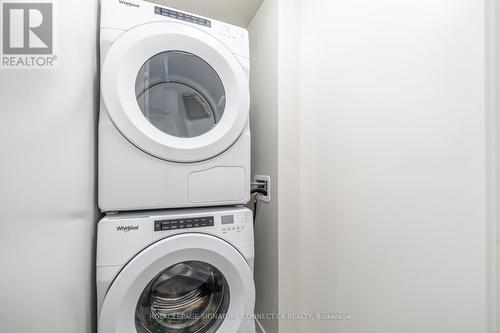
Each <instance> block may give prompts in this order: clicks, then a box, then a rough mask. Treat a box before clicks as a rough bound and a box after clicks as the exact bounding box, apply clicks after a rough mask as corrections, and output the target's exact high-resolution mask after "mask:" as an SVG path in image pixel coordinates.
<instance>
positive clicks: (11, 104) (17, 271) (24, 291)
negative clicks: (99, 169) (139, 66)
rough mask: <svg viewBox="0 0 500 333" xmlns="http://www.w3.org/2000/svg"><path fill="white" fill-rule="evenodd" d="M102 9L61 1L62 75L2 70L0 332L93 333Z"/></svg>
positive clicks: (58, 5) (58, 16)
mask: <svg viewBox="0 0 500 333" xmlns="http://www.w3.org/2000/svg"><path fill="white" fill-rule="evenodd" d="M97 6H98V4H97V1H76V0H64V1H57V3H56V10H57V11H56V20H57V24H58V27H57V30H56V35H55V40H56V42H57V44H58V46H59V49H58V51H57V55H58V59H59V67H58V69H55V70H37V71H34V70H0V110H1V113H0V155H1V156H2V159H1V165H0V170H1V172H0V184H1V185H0V265H1V272H2V273H1V275H2V276H1V278H0V300H1V304H0V323H1V324H0V331H2V332H8V333H24V332H51V333H68V332H71V333H88V332H93V325H94V324H93V321H94V318H95V314H94V311H95V303H94V296H93V295H94V287H93V286H94V281H95V277H94V273H93V271H94V270H93V265H94V263H93V252H94V241H93V240H94V223H95V218H94V214H95V210H94V189H95V186H94V183H95V177H94V169H95V167H94V145H95V140H94V134H95V131H94V128H95V126H94V121H95V110H96V109H95V101H96V87H97V84H96V82H97V81H96V80H97V76H96V61H97V59H96V46H97V44H96V36H97V30H96V24H97V10H98V8H97Z"/></svg>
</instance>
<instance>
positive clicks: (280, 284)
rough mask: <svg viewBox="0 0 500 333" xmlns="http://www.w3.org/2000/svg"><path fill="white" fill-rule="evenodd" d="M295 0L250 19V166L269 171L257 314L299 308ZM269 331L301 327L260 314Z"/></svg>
mask: <svg viewBox="0 0 500 333" xmlns="http://www.w3.org/2000/svg"><path fill="white" fill-rule="evenodd" d="M298 9H299V1H298V0H265V1H264V3H263V5H262V6H261V7H260V9H259V11H258V12H257V15H256V16H255V17H254V19H253V20H252V23H251V24H250V26H249V28H248V29H249V31H250V37H251V52H252V59H251V62H252V71H251V93H252V106H251V125H252V138H253V139H252V140H253V142H252V147H253V151H252V166H253V171H252V172H253V173H254V174H265V175H270V176H271V178H272V189H273V190H272V202H271V203H270V204H264V203H260V204H259V213H258V215H257V225H256V263H257V264H256V275H255V281H256V288H257V306H256V312H257V313H258V314H263V313H264V314H271V315H272V314H278V313H280V314H287V313H297V312H298V311H299V308H300V292H299V287H300V283H299V280H300V265H299V262H298V258H299V255H300V247H299V206H300V205H299V196H298V193H299V181H298V177H299V165H300V155H299V154H298V152H299V150H298V148H299V135H298V132H299V85H298V82H299V70H298V66H299V57H298V52H297V51H298V47H299V44H298V38H297V37H298V33H299V24H298V22H297V20H296V19H297V15H298ZM261 324H262V326H263V327H262V328H263V329H265V331H266V332H267V333H277V332H278V330H279V332H287V333H294V332H298V331H299V328H300V327H299V325H297V322H296V321H286V320H281V321H280V322H278V321H277V320H262V321H261Z"/></svg>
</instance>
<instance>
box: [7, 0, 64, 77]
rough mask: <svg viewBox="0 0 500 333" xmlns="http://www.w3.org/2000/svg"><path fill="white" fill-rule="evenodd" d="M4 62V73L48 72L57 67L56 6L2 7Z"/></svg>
mask: <svg viewBox="0 0 500 333" xmlns="http://www.w3.org/2000/svg"><path fill="white" fill-rule="evenodd" d="M1 17H2V26H1V27H2V61H1V67H2V68H4V69H9V68H13V69H47V68H54V67H55V66H56V61H57V56H56V55H55V52H54V4H53V3H52V2H23V1H15V2H14V1H4V2H3V3H2V15H1Z"/></svg>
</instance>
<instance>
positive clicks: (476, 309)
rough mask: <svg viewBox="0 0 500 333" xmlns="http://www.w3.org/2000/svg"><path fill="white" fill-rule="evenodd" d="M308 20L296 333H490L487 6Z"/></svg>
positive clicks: (343, 4) (362, 9)
mask: <svg viewBox="0 0 500 333" xmlns="http://www.w3.org/2000/svg"><path fill="white" fill-rule="evenodd" d="M301 13H302V14H301V44H302V45H301V48H300V50H301V53H300V55H301V71H300V75H301V93H300V99H301V101H300V105H301V109H300V121H301V130H300V136H301V145H300V149H301V164H300V168H301V181H300V184H301V192H300V193H301V196H300V198H301V199H300V202H301V206H300V209H301V261H300V265H301V273H302V274H301V297H302V310H303V311H306V312H348V313H351V314H352V320H350V321H347V322H339V321H336V322H335V321H306V322H302V327H301V329H302V332H343V333H349V332H352V333H364V332H367V333H368V332H370V333H378V332H380V333H387V332H405V333H412V332H415V333H421V332H435V333H441V332H455V333H460V332H463V333H470V332H475V333H480V332H486V328H487V323H486V321H487V319H486V318H487V316H486V314H487V309H486V304H487V292H488V291H487V280H488V276H487V274H488V267H487V260H486V258H487V253H486V251H487V237H488V236H487V231H488V230H489V228H488V221H487V214H486V207H487V197H486V182H487V181H489V179H487V177H486V169H487V165H486V141H485V137H486V136H487V131H486V123H485V119H486V118H485V117H486V108H485V95H486V90H485V81H486V80H485V8H484V3H483V2H482V1H476V0H423V1H413V2H412V1H391V0H382V1H371V0H353V1H340V0H329V1H322V0H307V1H306V0H303V1H302V7H301Z"/></svg>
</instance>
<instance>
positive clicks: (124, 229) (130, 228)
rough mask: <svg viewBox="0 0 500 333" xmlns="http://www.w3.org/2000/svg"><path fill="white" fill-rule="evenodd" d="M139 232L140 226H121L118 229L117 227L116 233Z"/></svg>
mask: <svg viewBox="0 0 500 333" xmlns="http://www.w3.org/2000/svg"><path fill="white" fill-rule="evenodd" d="M137 230H139V226H138V225H126V226H125V225H120V226H118V227H116V231H121V232H124V233H127V232H129V231H137Z"/></svg>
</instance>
